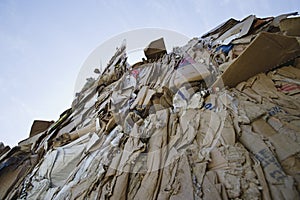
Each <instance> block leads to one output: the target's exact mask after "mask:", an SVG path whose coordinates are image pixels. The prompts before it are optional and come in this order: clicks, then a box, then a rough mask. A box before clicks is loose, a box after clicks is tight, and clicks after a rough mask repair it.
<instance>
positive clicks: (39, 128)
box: [30, 120, 53, 137]
mask: <svg viewBox="0 0 300 200" xmlns="http://www.w3.org/2000/svg"><path fill="white" fill-rule="evenodd" d="M51 124H53V121H42V120H34V122H33V124H32V126H31V130H30V137H32V136H34V135H36V134H38V133H41V132H43V131H45V130H46V129H47V128H49V126H50V125H51Z"/></svg>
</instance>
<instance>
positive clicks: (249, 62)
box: [212, 32, 300, 88]
mask: <svg viewBox="0 0 300 200" xmlns="http://www.w3.org/2000/svg"><path fill="white" fill-rule="evenodd" d="M299 55H300V46H299V44H298V42H297V40H296V38H294V37H288V36H282V35H277V34H273V33H266V32H262V33H260V34H259V35H258V36H257V38H255V39H254V40H253V42H252V43H251V44H250V45H249V46H248V47H247V48H246V49H245V51H244V52H243V53H242V54H241V55H240V56H239V57H238V58H237V59H236V60H235V61H234V62H233V63H232V64H231V65H230V66H229V67H228V68H227V69H226V70H225V71H224V73H223V74H222V75H221V77H220V78H218V79H217V81H216V82H215V83H214V84H213V85H212V87H213V88H215V87H223V86H228V87H235V86H236V85H237V84H238V83H240V82H242V81H245V80H247V79H248V78H250V77H252V76H254V75H256V74H258V73H261V72H266V71H268V70H270V69H272V68H274V67H276V66H278V65H280V64H283V63H285V62H287V61H289V60H291V59H294V58H296V57H297V56H299Z"/></svg>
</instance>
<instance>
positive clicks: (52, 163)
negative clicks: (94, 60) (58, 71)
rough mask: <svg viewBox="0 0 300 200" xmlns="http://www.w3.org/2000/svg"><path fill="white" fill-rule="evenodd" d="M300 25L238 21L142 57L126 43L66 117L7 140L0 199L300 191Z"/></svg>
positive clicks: (0, 147)
mask: <svg viewBox="0 0 300 200" xmlns="http://www.w3.org/2000/svg"><path fill="white" fill-rule="evenodd" d="M299 23H300V18H299V16H298V15H297V13H289V14H284V15H280V16H277V17H268V18H257V17H255V16H254V15H250V16H249V17H247V18H245V19H244V20H242V21H238V20H235V19H229V20H228V21H226V22H225V23H223V24H221V25H220V26H218V27H217V28H215V29H214V30H212V31H210V32H208V33H207V34H205V35H203V36H202V37H201V38H193V39H192V40H190V41H189V42H188V44H186V45H185V46H183V47H176V48H174V49H173V51H172V52H167V51H166V49H165V47H164V41H163V39H161V38H160V39H158V40H156V41H154V42H152V43H151V44H150V45H149V46H148V47H147V48H146V49H145V55H146V57H147V60H144V61H143V62H139V63H136V64H135V65H132V66H131V65H129V64H128V63H127V62H126V59H127V57H126V46H125V45H122V46H121V47H119V48H118V49H117V52H116V53H115V55H114V56H113V57H112V59H111V60H110V62H109V63H108V64H107V68H106V69H105V70H104V71H103V72H102V74H101V75H100V76H99V77H98V78H97V79H92V78H90V79H88V81H87V82H86V84H85V86H84V87H83V88H82V90H81V91H80V92H79V93H77V94H76V97H75V99H74V101H73V103H72V106H71V108H69V109H67V110H66V111H65V112H63V113H62V114H61V115H60V117H59V119H58V120H57V121H55V122H45V121H38V120H37V121H35V122H34V124H33V126H32V130H31V132H30V137H29V138H27V139H25V140H23V141H21V142H19V144H18V146H15V147H13V148H11V149H10V148H9V147H7V146H5V145H4V144H3V143H0V180H1V182H0V199H143V200H146V199H214V200H215V199H299V192H300V57H299V56H300V47H299V37H300V25H299ZM154 46H155V47H154Z"/></svg>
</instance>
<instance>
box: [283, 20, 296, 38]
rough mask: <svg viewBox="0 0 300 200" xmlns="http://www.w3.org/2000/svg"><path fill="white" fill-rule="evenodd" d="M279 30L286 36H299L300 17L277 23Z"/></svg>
mask: <svg viewBox="0 0 300 200" xmlns="http://www.w3.org/2000/svg"><path fill="white" fill-rule="evenodd" d="M279 27H280V30H281V31H283V32H284V33H285V34H286V35H290V36H298V37H299V36H300V17H294V18H286V19H283V20H281V21H280V23H279Z"/></svg>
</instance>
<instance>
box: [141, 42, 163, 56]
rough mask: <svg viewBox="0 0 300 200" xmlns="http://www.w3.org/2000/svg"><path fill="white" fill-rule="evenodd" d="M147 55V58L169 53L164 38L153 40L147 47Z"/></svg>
mask: <svg viewBox="0 0 300 200" xmlns="http://www.w3.org/2000/svg"><path fill="white" fill-rule="evenodd" d="M144 53H145V56H146V57H147V59H156V58H159V57H160V56H161V55H163V54H165V53H167V50H166V46H165V42H164V38H159V39H158V40H154V41H152V42H151V43H150V44H149V45H148V46H147V47H146V48H145V49H144Z"/></svg>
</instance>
